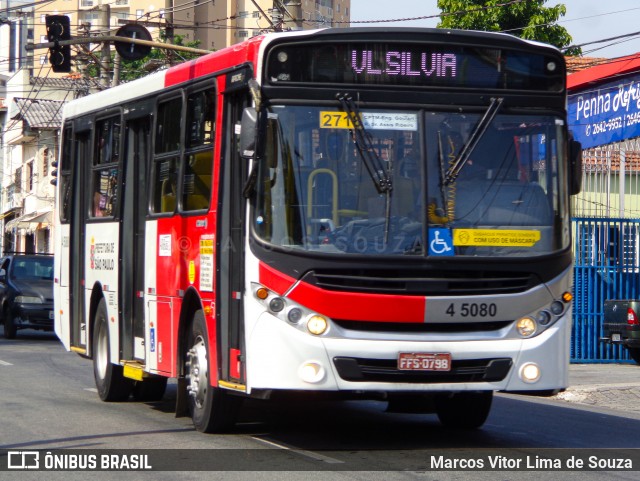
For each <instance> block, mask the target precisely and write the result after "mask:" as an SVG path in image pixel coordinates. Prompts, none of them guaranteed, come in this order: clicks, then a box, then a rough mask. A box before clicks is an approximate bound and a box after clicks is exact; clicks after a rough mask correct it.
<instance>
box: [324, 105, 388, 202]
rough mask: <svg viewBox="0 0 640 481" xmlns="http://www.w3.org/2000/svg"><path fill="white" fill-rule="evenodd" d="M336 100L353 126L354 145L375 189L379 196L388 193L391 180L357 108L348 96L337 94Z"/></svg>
mask: <svg viewBox="0 0 640 481" xmlns="http://www.w3.org/2000/svg"><path fill="white" fill-rule="evenodd" d="M336 98H337V99H338V102H340V105H341V106H342V109H343V110H344V111H345V112H346V113H347V114H348V115H349V120H351V123H352V124H353V136H354V143H355V144H356V148H357V150H358V154H359V155H360V158H361V159H362V162H363V163H364V166H365V167H366V168H367V172H369V175H370V176H371V180H373V183H374V184H375V186H376V189H377V190H378V192H379V193H381V194H384V193H387V192H390V191H391V189H392V185H391V178H390V177H389V176H388V175H387V172H386V171H385V168H384V164H383V162H382V160H380V157H378V154H377V152H376V151H375V149H374V148H373V142H372V141H371V136H370V135H369V133H368V132H367V130H366V129H365V128H364V124H363V123H362V117H361V115H360V112H359V111H358V107H356V105H355V103H354V102H353V99H352V98H351V96H350V95H349V94H344V95H342V94H338V95H336Z"/></svg>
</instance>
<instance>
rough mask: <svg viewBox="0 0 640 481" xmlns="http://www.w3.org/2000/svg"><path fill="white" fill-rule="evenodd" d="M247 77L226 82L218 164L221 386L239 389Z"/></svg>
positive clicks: (238, 73)
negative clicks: (241, 134) (241, 147)
mask: <svg viewBox="0 0 640 481" xmlns="http://www.w3.org/2000/svg"><path fill="white" fill-rule="evenodd" d="M248 78H250V71H249V70H248V69H246V68H244V69H241V70H234V71H232V72H230V73H228V74H227V76H226V89H225V92H224V118H223V122H224V129H223V132H227V135H226V136H225V138H224V145H223V149H224V150H223V159H222V169H221V179H220V194H219V195H220V197H219V199H218V206H219V212H220V215H219V218H218V238H217V242H218V245H217V246H216V251H217V253H218V259H217V263H218V266H219V269H218V274H217V275H218V279H217V286H218V289H217V293H216V294H217V302H216V306H217V313H216V314H217V318H218V332H220V333H222V335H221V336H220V338H221V340H220V344H221V345H220V351H219V355H220V359H219V360H218V365H219V366H221V371H220V380H223V381H229V382H233V383H240V384H244V383H245V380H246V373H245V372H244V365H245V364H244V362H243V356H244V355H245V350H244V325H243V321H244V309H243V299H242V293H243V291H244V277H245V276H244V254H243V250H244V242H245V237H244V236H245V228H244V224H245V209H246V203H245V199H244V197H243V195H242V189H243V186H244V181H245V179H246V175H247V174H246V170H247V168H246V165H245V164H246V162H244V161H243V160H242V159H241V158H240V156H239V154H238V148H237V143H238V130H237V128H236V127H237V126H239V124H240V120H241V117H242V111H243V109H244V108H245V107H246V106H247V105H248V103H249V102H248V91H247V89H246V82H247V81H248Z"/></svg>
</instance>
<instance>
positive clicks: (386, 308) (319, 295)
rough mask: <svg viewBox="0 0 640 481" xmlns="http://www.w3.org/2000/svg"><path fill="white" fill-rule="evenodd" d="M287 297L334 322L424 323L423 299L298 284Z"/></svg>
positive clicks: (424, 300) (304, 283) (424, 299)
mask: <svg viewBox="0 0 640 481" xmlns="http://www.w3.org/2000/svg"><path fill="white" fill-rule="evenodd" d="M287 297H288V298H289V299H291V300H293V301H295V302H298V303H300V304H302V305H303V306H305V307H307V308H309V309H312V310H314V311H316V312H318V313H319V314H324V315H325V316H329V317H332V318H334V319H348V320H354V321H373V322H411V323H422V322H424V315H425V314H424V313H425V303H426V298H424V297H421V296H402V295H387V294H363V293H357V292H335V291H326V290H324V289H320V288H319V287H316V286H313V285H311V284H307V283H306V282H300V283H299V284H297V285H296V286H295V287H294V288H293V290H292V291H291V292H290V293H289V294H288V295H287Z"/></svg>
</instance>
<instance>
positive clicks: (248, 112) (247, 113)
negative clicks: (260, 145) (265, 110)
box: [240, 107, 258, 159]
mask: <svg viewBox="0 0 640 481" xmlns="http://www.w3.org/2000/svg"><path fill="white" fill-rule="evenodd" d="M257 124H258V112H257V111H256V109H254V108H253V107H247V108H245V109H244V111H243V112H242V120H241V122H240V157H242V158H243V159H251V158H253V155H254V153H255V151H256V137H257V132H258V131H257V129H256V127H257Z"/></svg>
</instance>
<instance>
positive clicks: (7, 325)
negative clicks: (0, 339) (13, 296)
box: [3, 307, 18, 339]
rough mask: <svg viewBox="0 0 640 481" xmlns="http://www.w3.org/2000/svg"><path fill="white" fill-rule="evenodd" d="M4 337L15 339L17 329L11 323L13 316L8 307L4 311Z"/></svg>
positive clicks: (13, 323)
mask: <svg viewBox="0 0 640 481" xmlns="http://www.w3.org/2000/svg"><path fill="white" fill-rule="evenodd" d="M3 317H4V337H5V339H15V338H16V333H17V332H18V328H17V327H16V324H15V322H13V316H12V315H11V309H9V308H8V307H7V308H5V310H4V316H3Z"/></svg>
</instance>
